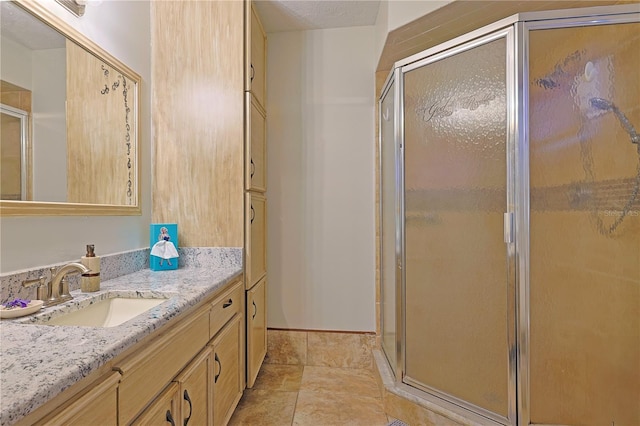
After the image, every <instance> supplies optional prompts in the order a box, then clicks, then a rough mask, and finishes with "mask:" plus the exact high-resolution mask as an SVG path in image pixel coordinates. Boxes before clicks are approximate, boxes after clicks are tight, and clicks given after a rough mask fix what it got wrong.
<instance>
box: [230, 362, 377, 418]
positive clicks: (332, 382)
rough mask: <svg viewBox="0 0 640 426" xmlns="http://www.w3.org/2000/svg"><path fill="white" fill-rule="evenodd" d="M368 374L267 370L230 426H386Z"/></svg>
mask: <svg viewBox="0 0 640 426" xmlns="http://www.w3.org/2000/svg"><path fill="white" fill-rule="evenodd" d="M388 423H389V420H388V419H387V416H386V415H385V413H384V410H383V407H382V400H381V397H380V391H379V389H378V386H377V384H376V380H375V378H374V376H373V372H372V371H371V370H369V369H359V368H337V367H316V366H303V365H279V364H263V366H262V369H261V371H260V374H259V375H258V379H257V380H256V383H255V385H254V387H253V389H246V390H245V392H244V395H243V397H242V399H241V400H240V403H239V404H238V408H237V409H236V411H235V413H234V414H233V417H231V421H230V422H229V425H231V426H234V425H250V426H285V425H286V426H291V425H296V426H385V425H387V424H388Z"/></svg>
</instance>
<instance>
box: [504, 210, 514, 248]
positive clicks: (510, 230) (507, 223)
mask: <svg viewBox="0 0 640 426" xmlns="http://www.w3.org/2000/svg"><path fill="white" fill-rule="evenodd" d="M513 225H514V223H513V212H507V213H505V214H504V242H505V243H507V244H511V243H513V241H514V238H513V234H514V226H513Z"/></svg>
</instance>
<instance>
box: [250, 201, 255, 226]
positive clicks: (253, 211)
mask: <svg viewBox="0 0 640 426" xmlns="http://www.w3.org/2000/svg"><path fill="white" fill-rule="evenodd" d="M255 218H256V210H255V209H254V208H253V204H252V205H251V223H253V219H255Z"/></svg>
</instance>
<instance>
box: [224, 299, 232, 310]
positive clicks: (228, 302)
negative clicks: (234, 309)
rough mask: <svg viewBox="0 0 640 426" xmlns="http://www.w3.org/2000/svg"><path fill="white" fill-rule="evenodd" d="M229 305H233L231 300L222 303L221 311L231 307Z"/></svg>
mask: <svg viewBox="0 0 640 426" xmlns="http://www.w3.org/2000/svg"><path fill="white" fill-rule="evenodd" d="M231 305H233V299H229V300H227V301H226V302H224V303H223V304H222V309H226V308H228V307H229V306H231Z"/></svg>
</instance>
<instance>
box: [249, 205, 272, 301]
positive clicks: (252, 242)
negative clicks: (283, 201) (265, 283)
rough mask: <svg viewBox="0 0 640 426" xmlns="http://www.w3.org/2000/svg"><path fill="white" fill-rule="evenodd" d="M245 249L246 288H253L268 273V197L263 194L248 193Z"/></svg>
mask: <svg viewBox="0 0 640 426" xmlns="http://www.w3.org/2000/svg"><path fill="white" fill-rule="evenodd" d="M245 205H246V209H247V211H246V213H245V218H246V223H245V230H246V231H245V250H246V256H247V260H246V262H245V270H246V275H247V279H246V289H247V290H249V289H251V288H252V287H253V286H254V285H256V284H257V282H258V281H260V279H261V278H262V277H264V276H265V274H266V273H267V249H266V243H267V199H266V198H265V197H264V195H262V194H256V193H247V194H246V201H245Z"/></svg>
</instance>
